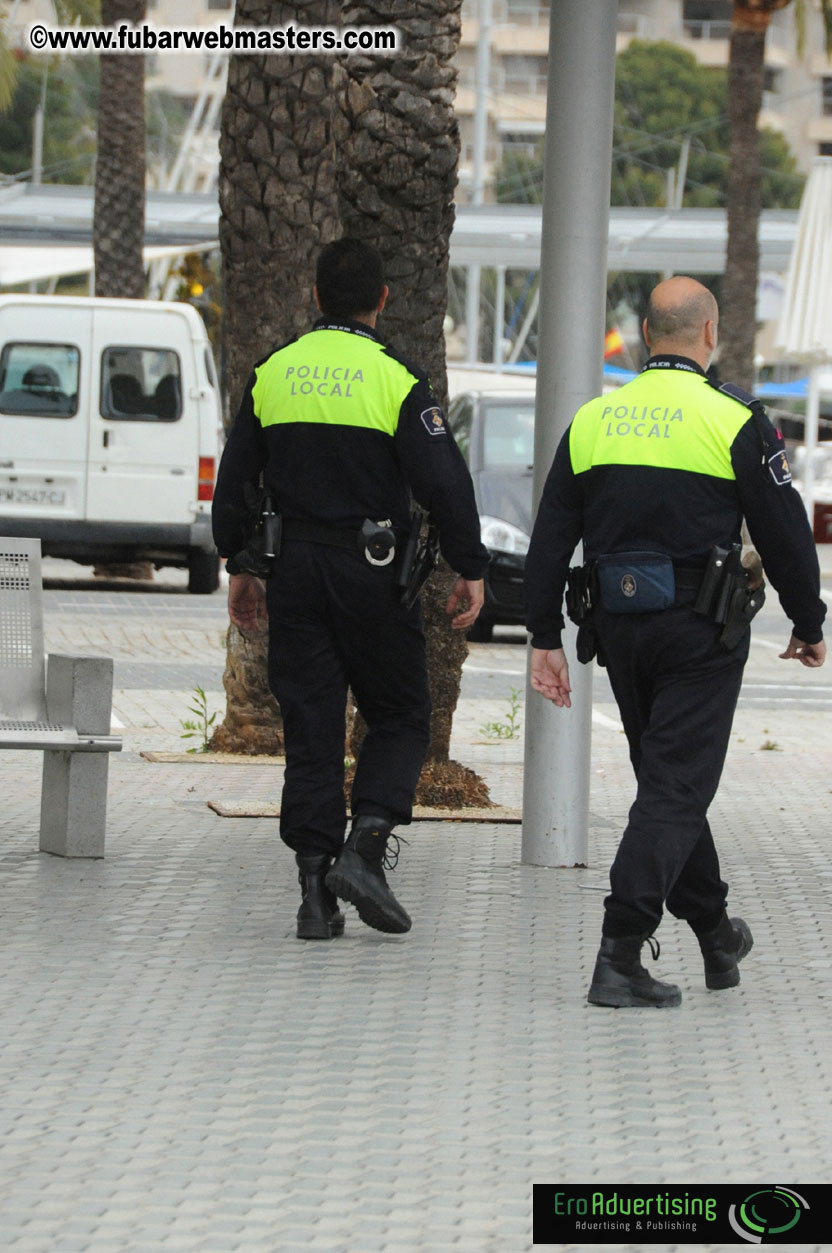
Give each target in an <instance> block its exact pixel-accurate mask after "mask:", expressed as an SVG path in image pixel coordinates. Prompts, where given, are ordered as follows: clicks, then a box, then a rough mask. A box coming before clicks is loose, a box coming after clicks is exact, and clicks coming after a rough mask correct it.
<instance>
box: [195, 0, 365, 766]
mask: <svg viewBox="0 0 832 1253" xmlns="http://www.w3.org/2000/svg"><path fill="white" fill-rule="evenodd" d="M340 19H341V6H340V3H339V0H296V2H295V3H293V4H279V3H278V4H275V3H272V2H271V0H238V3H237V15H236V21H237V22H238V23H239V24H241V25H251V26H254V25H268V26H278V25H282V24H284V23H290V22H291V23H294V24H296V25H297V24H299V23H304V24H308V25H313V26H323V25H333V26H337V25H340ZM342 82H343V71H342V69H341V67H340V65H339V63H338V61H337V60H336V59H335V58H334V57H323V56H321V57H316V56H314V55H309V56H306V55H301V56H295V57H292V56H269V57H265V56H238V57H232V59H231V62H230V65H229V71H228V84H227V88H226V96H225V102H224V105H223V113H222V122H221V140H220V187H219V191H220V212H221V217H220V244H221V248H222V258H223V277H224V284H225V292H224V301H223V315H224V328H223V332H224V340H225V347H226V361H227V381H228V391H229V395H230V398H231V404H232V412H235V411H236V407H237V405H238V403H239V399H240V396H241V394H242V390H243V387H244V385H245V382H246V379H247V378H248V375H249V372H250V371H251V367H252V364H253V363H254V362H255V361H256V360H258V358H260V357H263V356H265V354H266V353H268V352H269V351H270V349H272V348H275V347H277V346H278V345H279V344H280V343H281V342H283V341H284V340H287V339H290V338H291V337H292V335H294V334H295V333H296V332H300V331H304V330H307V329H308V328H309V326H310V324H311V321H312V319H313V317H314V313H315V311H314V305H313V303H312V286H313V284H314V277H315V258H316V256H317V254H318V252H319V251H320V249H321V248H322V247H323V245H324V244H327V243H329V242H330V241H331V240H333V239H335V238H337V236H338V235H340V234H341V226H340V219H339V213H338V195H337V185H336V177H335V161H336V145H337V143H338V142H339V141H340V140H342V139H343V132H344V129H345V125H346V124H345V120H344V115H343V113H342V112H341V110H340V108H339V98H340V94H341V84H342ZM223 682H224V684H225V689H226V694H227V698H228V700H227V710H226V715H225V719H224V721H223V723H222V725H221V726H220V727H219V729H218V730H217V732H216V733H215V735H214V737H213V740H212V747H213V748H216V749H218V750H219V751H221V752H243V753H251V754H259V753H269V752H271V753H279V752H282V750H283V735H282V729H281V723H280V717H279V713H278V709H277V704H276V702H275V700H274V698H273V697H272V695H271V693H270V692H269V689H268V682H267V677H266V633H265V632H264V631H261V632H253V633H252V634H251V635H250V636H244V635H243V634H242V632H240V631H238V630H237V628H236V627H234V626H232V627H231V628H230V630H229V634H228V650H227V660H226V670H225V675H224V678H223Z"/></svg>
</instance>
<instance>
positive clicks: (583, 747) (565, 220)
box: [521, 0, 618, 866]
mask: <svg viewBox="0 0 832 1253" xmlns="http://www.w3.org/2000/svg"><path fill="white" fill-rule="evenodd" d="M617 19H618V0H592V2H591V3H587V0H558V3H557V4H553V5H552V8H551V28H550V38H549V83H548V96H547V105H546V109H547V127H546V149H545V166H544V183H543V234H542V248H541V267H540V268H541V274H540V337H539V349H538V366H537V401H536V421H535V450H534V451H535V455H534V462H535V471H534V499H535V505H537V503H538V502H539V500H540V496H541V493H542V491H543V484H544V482H545V479H546V475H547V474H548V471H549V467H550V465H551V464H552V459H553V457H554V455H555V450H556V448H557V445H558V443H559V441H560V438H561V436H562V435H563V433H564V431H565V430H566V428H567V426H568V425H569V422H570V421H571V419H572V417H573V415H574V413H575V410H576V409H578V408H579V407H580V406H581V405H582V404H583V403H584V402H585V401H587V400H589V399H590V398H591V397H592V396H597V395H598V394H599V392H600V391H601V386H602V378H603V340H604V319H605V311H606V279H607V234H608V230H609V201H610V165H611V160H612V121H613V102H614V94H615V36H616V28H617ZM566 649H567V654H568V656H569V668H570V675H571V681H572V708H571V709H557V708H556V707H555V706H554V705H552V704H551V702H549V701H546V700H544V699H543V698H542V697H541V696H539V695H538V694H537V693H536V692H532V691H531V688H530V687H528V686H527V693H526V696H527V699H526V757H525V781H524V795H523V840H522V854H521V855H522V860H523V861H524V862H528V863H531V864H532V865H537V866H575V865H584V864H586V861H587V847H588V840H587V826H588V817H589V746H590V727H591V720H592V669H591V667H590V666H581V665H579V664H578V663H577V661H576V660H575V649H574V632H572V631H571V630H570V631H567V635H566Z"/></svg>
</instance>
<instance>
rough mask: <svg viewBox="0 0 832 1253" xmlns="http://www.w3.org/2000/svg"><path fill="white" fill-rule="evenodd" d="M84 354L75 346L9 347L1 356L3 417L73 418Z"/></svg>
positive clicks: (1, 410)
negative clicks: (23, 415)
mask: <svg viewBox="0 0 832 1253" xmlns="http://www.w3.org/2000/svg"><path fill="white" fill-rule="evenodd" d="M80 363H81V354H80V352H79V351H78V349H77V348H76V347H74V345H72V344H34V343H8V344H5V345H4V347H3V352H2V354H0V413H20V414H26V415H27V416H31V417H38V418H71V417H72V416H73V414H75V413H77V412H78V372H79V367H80Z"/></svg>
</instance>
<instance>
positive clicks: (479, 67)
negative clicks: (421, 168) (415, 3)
mask: <svg viewBox="0 0 832 1253" xmlns="http://www.w3.org/2000/svg"><path fill="white" fill-rule="evenodd" d="M491 8H492V5H491V0H480V3H479V11H478V16H479V26H478V30H477V60H476V67H475V71H474V73H475V78H474V146H473V152H472V154H471V164H472V183H471V203H472V204H483V203H484V201H485V156H486V147H487V143H488V89H489V85H490V81H489V80H490V78H491ZM480 275H481V271H480V267H479V266H478V265H469V266H468V291H467V295H466V305H465V322H466V327H467V335H466V339H467V349H466V355H467V357H468V360H469V361H471V362H474V361H479V359H480V350H479V336H480Z"/></svg>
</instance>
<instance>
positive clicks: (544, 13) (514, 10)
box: [506, 0, 549, 26]
mask: <svg viewBox="0 0 832 1253" xmlns="http://www.w3.org/2000/svg"><path fill="white" fill-rule="evenodd" d="M506 20H507V21H508V22H510V23H512V24H515V25H517V26H543V25H545V24H548V21H549V0H506Z"/></svg>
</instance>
